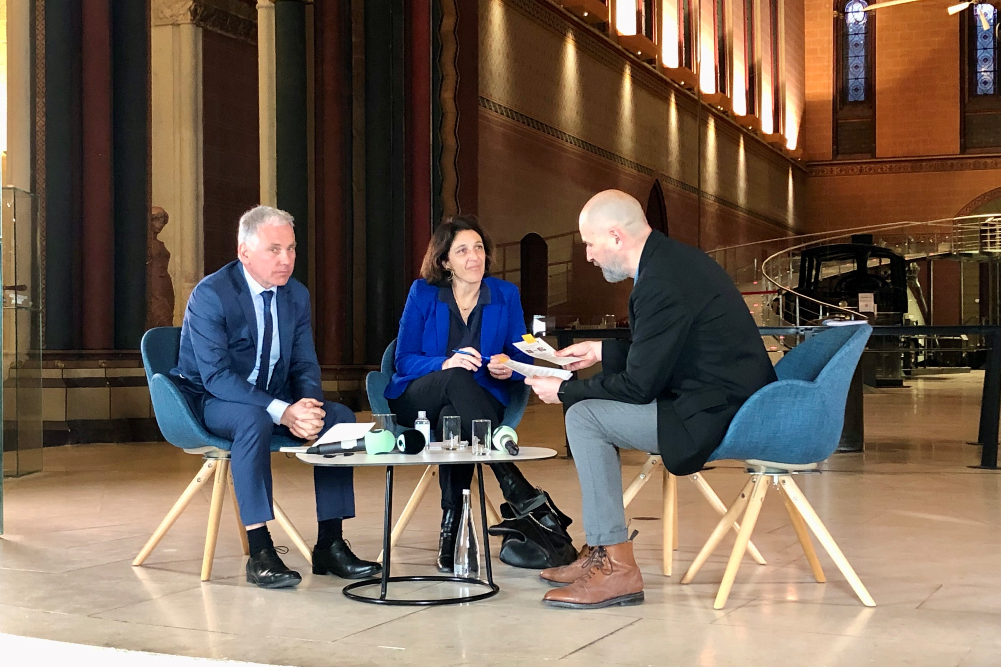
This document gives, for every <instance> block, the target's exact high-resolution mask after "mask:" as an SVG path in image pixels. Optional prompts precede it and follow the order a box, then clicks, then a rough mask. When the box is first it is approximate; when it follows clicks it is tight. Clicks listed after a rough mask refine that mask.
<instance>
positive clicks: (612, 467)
mask: <svg viewBox="0 0 1001 667" xmlns="http://www.w3.org/2000/svg"><path fill="white" fill-rule="evenodd" d="M567 440H568V441H569V443H570V449H571V450H572V451H573V457H574V463H576V465H577V476H578V477H579V478H580V491H581V496H582V500H583V505H584V533H585V534H586V536H587V543H588V544H589V545H590V546H595V547H596V546H608V545H610V544H620V543H622V542H625V541H626V539H627V538H628V535H627V533H626V511H625V509H624V508H623V506H622V466H621V464H620V462H619V449H623V448H624V449H636V450H639V451H642V452H649V453H650V454H657V453H659V450H658V448H657V402H656V401H654V402H653V403H648V404H646V405H635V404H631V403H620V402H618V401H604V400H594V399H592V400H587V401H581V402H580V403H575V404H574V405H572V406H571V407H570V409H569V410H567Z"/></svg>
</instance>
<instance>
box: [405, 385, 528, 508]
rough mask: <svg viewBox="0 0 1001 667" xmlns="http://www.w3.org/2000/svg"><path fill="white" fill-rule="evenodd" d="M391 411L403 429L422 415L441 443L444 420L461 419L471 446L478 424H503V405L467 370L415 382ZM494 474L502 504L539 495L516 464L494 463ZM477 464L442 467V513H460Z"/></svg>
mask: <svg viewBox="0 0 1001 667" xmlns="http://www.w3.org/2000/svg"><path fill="white" fill-rule="evenodd" d="M389 408H390V409H391V410H392V411H393V414H395V415H396V421H397V423H398V424H399V425H400V426H406V427H411V426H413V425H414V421H415V420H416V419H417V412H418V411H420V410H423V411H424V412H426V413H427V418H428V419H429V420H430V421H431V423H432V424H433V425H434V433H435V436H436V437H437V439H438V440H439V441H440V440H441V439H442V423H443V418H444V417H447V416H450V415H458V416H459V418H460V422H461V424H462V426H461V430H462V437H463V439H465V440H467V441H469V442H472V424H473V420H474V419H489V420H490V422H491V426H492V427H493V428H497V427H498V426H499V425H500V423H501V420H502V419H503V418H504V405H503V404H502V403H501V402H500V401H498V400H497V399H496V398H494V396H493V394H491V393H490V392H489V391H487V390H486V389H484V388H483V387H481V386H480V385H479V384H477V382H476V380H475V379H474V378H473V374H472V373H471V372H469V371H467V370H466V369H464V368H450V369H448V370H444V371H436V372H434V373H429V374H428V375H425V376H423V377H420V378H417V379H416V380H414V381H413V382H411V383H410V384H409V385H408V386H407V388H406V390H405V391H404V392H403V394H402V395H400V397H399V398H391V399H389ZM490 467H491V469H492V470H493V471H494V475H495V476H496V477H497V481H498V482H499V483H500V487H501V492H502V493H503V494H504V499H505V500H508V501H515V502H518V501H523V500H526V499H528V498H531V497H532V496H534V495H535V493H536V491H535V488H534V487H533V486H532V485H531V484H529V483H528V480H526V479H525V476H524V475H522V474H521V471H520V470H518V467H517V466H515V465H514V464H513V463H493V464H491V466H490ZM473 469H474V466H473V464H461V465H448V466H441V467H440V468H439V470H438V483H439V485H440V486H441V509H442V510H446V511H447V510H450V509H452V510H461V509H462V491H463V489H468V488H469V484H470V482H472V480H473Z"/></svg>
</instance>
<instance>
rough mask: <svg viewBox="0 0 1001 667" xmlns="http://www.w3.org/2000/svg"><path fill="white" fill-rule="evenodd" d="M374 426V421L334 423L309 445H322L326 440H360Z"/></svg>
mask: <svg viewBox="0 0 1001 667" xmlns="http://www.w3.org/2000/svg"><path fill="white" fill-rule="evenodd" d="M373 428H375V422H371V423H367V424H357V423H355V424H352V423H344V424H334V425H333V426H331V427H330V428H329V429H327V432H326V433H324V434H323V435H321V436H320V437H319V438H317V439H316V440H315V441H314V442H311V443H310V445H323V444H326V443H328V442H343V441H345V440H361V439H363V438H364V437H365V434H366V433H368V432H369V431H371V430H372V429H373Z"/></svg>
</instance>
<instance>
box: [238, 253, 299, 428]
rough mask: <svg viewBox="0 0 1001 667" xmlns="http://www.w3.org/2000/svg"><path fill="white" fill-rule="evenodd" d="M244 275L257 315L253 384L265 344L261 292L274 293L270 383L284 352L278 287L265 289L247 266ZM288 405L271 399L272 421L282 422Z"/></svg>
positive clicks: (269, 367) (252, 373) (250, 377)
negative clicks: (279, 333) (279, 324)
mask: <svg viewBox="0 0 1001 667" xmlns="http://www.w3.org/2000/svg"><path fill="white" fill-rule="evenodd" d="M243 277H244V278H246V279H247V285H248V286H249V287H250V292H251V295H252V296H251V298H252V299H253V301H254V313H255V314H256V315H257V356H256V357H255V361H254V370H252V371H251V372H250V375H249V376H247V382H249V383H250V384H252V385H256V384H257V375H258V373H260V372H261V345H263V344H264V297H263V296H261V294H262V293H263V292H272V293H273V294H274V296H273V297H271V329H272V333H271V357H270V359H269V363H268V382H269V383H270V382H271V374H272V373H273V372H274V370H275V364H277V363H278V359H280V358H281V354H282V346H281V341H280V340H279V338H278V288H277V287H272V288H271V289H267V290H266V289H264V288H263V287H261V285H260V284H259V283H258V282H257V281H256V280H254V279H253V278H251V277H250V274H249V273H247V267H245V266H244V267H243ZM288 406H289V404H288V403H286V402H285V401H280V400H278V399H277V398H276V399H274V400H273V401H271V403H270V404H269V405H268V414H269V415H271V421H273V422H274V423H275V424H280V423H281V421H282V415H283V414H285V408H287V407H288Z"/></svg>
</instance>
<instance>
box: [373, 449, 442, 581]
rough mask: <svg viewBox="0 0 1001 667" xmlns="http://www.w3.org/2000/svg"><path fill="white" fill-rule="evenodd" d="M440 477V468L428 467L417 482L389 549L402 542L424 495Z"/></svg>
mask: <svg viewBox="0 0 1001 667" xmlns="http://www.w3.org/2000/svg"><path fill="white" fill-rule="evenodd" d="M437 476H438V466H428V467H427V468H425V469H424V474H423V475H421V479H420V481H419V482H417V488H415V489H414V492H413V493H412V494H410V500H408V501H407V505H406V507H404V508H403V513H402V514H400V518H399V519H397V520H396V525H395V526H393V532H392V534H391V535H390V536H389V548H390V549H391V550H392V549H395V548H396V543H397V542H399V541H400V537H401V536H402V535H403V531H405V530H406V529H407V526H408V525H409V524H410V520H411V519H412V518H413V516H414V513H415V512H416V511H417V508H418V507H419V506H420V504H421V501H422V500H424V495H425V494H426V493H427V492H428V488H429V487H430V486H431V482H433V481H434V479H435V477H437ZM376 560H377V561H378V562H380V563H381V562H382V552H381V551H380V552H379V557H378V558H377V559H376Z"/></svg>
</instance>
